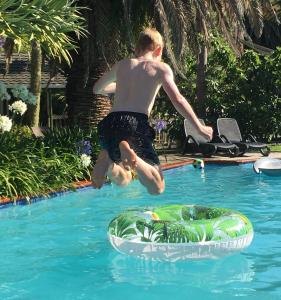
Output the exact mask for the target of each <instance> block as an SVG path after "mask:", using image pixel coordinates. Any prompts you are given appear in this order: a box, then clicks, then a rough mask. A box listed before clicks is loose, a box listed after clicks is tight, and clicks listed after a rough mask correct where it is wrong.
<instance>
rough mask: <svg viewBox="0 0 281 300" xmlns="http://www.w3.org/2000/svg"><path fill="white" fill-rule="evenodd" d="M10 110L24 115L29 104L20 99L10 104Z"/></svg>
mask: <svg viewBox="0 0 281 300" xmlns="http://www.w3.org/2000/svg"><path fill="white" fill-rule="evenodd" d="M9 110H10V111H12V112H14V113H16V114H20V115H21V116H22V115H23V114H24V113H25V112H26V110H27V105H26V104H25V103H24V102H23V101H21V100H18V101H15V102H14V103H13V104H12V105H9Z"/></svg>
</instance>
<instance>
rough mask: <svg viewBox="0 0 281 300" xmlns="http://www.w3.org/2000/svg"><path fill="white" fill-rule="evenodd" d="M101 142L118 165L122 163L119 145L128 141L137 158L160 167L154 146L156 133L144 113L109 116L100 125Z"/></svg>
mask: <svg viewBox="0 0 281 300" xmlns="http://www.w3.org/2000/svg"><path fill="white" fill-rule="evenodd" d="M98 136H99V142H100V144H101V147H102V148H103V149H106V150H107V151H108V154H109V157H110V158H111V159H112V160H113V161H114V162H116V163H120V162H121V155H120V150H119V143H120V142H121V141H127V142H128V143H129V145H130V147H131V148H132V149H133V150H134V151H135V152H136V154H137V156H138V157H140V158H141V159H143V160H144V161H145V162H147V163H149V164H150V165H159V164H160V162H159V159H158V156H157V154H156V153H155V150H154V148H153V146H152V142H153V140H154V138H155V131H154V129H153V128H152V127H151V126H150V125H149V123H148V116H147V115H146V114H143V113H136V112H130V111H118V112H112V113H110V114H108V115H107V116H106V117H105V118H104V119H103V120H102V121H101V122H100V123H99V124H98Z"/></svg>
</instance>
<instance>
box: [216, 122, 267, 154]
mask: <svg viewBox="0 0 281 300" xmlns="http://www.w3.org/2000/svg"><path fill="white" fill-rule="evenodd" d="M217 128H218V133H219V136H220V137H221V139H222V140H223V141H225V142H227V143H233V144H235V145H237V146H238V147H239V150H240V154H244V153H245V152H247V151H249V150H259V151H260V152H261V154H262V155H263V156H268V155H269V153H270V149H269V147H268V146H267V145H266V144H263V143H259V142H257V141H256V139H255V138H254V137H253V136H252V135H249V136H248V138H247V140H245V141H243V139H242V135H241V132H240V129H239V126H238V123H237V121H236V120H235V119H233V118H219V119H218V120H217Z"/></svg>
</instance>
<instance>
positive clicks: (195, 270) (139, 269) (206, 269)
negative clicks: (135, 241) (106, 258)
mask: <svg viewBox="0 0 281 300" xmlns="http://www.w3.org/2000/svg"><path fill="white" fill-rule="evenodd" d="M110 261H111V268H110V270H111V273H112V277H113V278H114V280H115V282H119V283H120V282H126V283H130V284H133V285H137V286H142V285H143V286H146V285H157V284H161V283H163V282H168V283H169V285H180V286H182V287H184V288H185V287H189V286H192V287H198V288H202V287H204V286H205V285H206V280H208V285H209V288H216V289H219V288H220V286H224V285H227V284H229V283H235V282H238V283H243V282H250V281H252V280H253V278H254V275H255V272H254V268H253V264H254V262H253V261H251V260H250V259H248V258H246V257H245V256H242V255H235V256H232V257H225V258H223V259H216V260H205V261H193V262H190V261H187V262H176V263H167V262H157V261H151V260H145V259H137V258H133V257H129V256H125V255H122V254H117V255H115V256H114V257H113V258H111V259H110ZM222 274H224V275H223V281H222ZM187 278H188V280H187Z"/></svg>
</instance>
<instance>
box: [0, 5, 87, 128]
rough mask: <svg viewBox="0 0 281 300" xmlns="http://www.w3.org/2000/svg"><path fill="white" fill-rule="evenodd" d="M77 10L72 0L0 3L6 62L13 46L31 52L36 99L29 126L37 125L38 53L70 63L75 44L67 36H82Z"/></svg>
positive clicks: (33, 88) (81, 26)
mask: <svg viewBox="0 0 281 300" xmlns="http://www.w3.org/2000/svg"><path fill="white" fill-rule="evenodd" d="M79 9H80V8H79V7H77V6H76V5H75V1H72V0H59V1H58V0H22V1H17V0H2V1H1V2H0V11H1V14H0V35H1V36H4V37H5V38H6V40H5V45H4V49H5V52H6V56H7V61H8V62H9V60H10V57H11V55H12V52H13V48H14V47H16V48H17V50H18V51H20V49H21V48H25V49H27V50H30V51H31V82H30V88H31V91H32V93H33V94H34V95H35V96H36V106H31V108H30V120H29V121H30V125H34V126H38V124H39V111H40V93H41V63H42V50H43V52H44V54H45V55H46V56H47V57H48V58H53V59H58V60H59V61H61V60H62V59H63V60H65V61H66V62H67V63H68V64H70V63H71V56H70V50H73V49H76V47H77V45H76V41H75V40H74V38H72V37H71V35H70V34H73V33H74V34H76V36H78V37H79V36H80V35H85V33H86V31H85V30H84V19H83V18H82V16H81V15H80V13H79ZM7 71H8V67H7Z"/></svg>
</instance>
